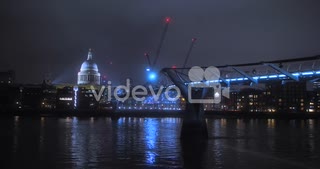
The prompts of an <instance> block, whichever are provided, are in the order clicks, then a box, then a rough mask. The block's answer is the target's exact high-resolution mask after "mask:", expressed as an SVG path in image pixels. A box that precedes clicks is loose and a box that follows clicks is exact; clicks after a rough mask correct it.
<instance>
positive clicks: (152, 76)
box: [148, 72, 157, 81]
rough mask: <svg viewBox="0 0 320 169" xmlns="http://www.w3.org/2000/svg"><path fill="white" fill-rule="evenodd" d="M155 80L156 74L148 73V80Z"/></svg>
mask: <svg viewBox="0 0 320 169" xmlns="http://www.w3.org/2000/svg"><path fill="white" fill-rule="evenodd" d="M156 78H157V74H156V73H154V72H150V73H149V75H148V79H149V80H150V81H154V80H156Z"/></svg>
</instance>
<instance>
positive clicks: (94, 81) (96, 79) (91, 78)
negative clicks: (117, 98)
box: [78, 49, 100, 85]
mask: <svg viewBox="0 0 320 169" xmlns="http://www.w3.org/2000/svg"><path fill="white" fill-rule="evenodd" d="M88 84H90V85H100V73H99V70H98V65H97V64H96V63H95V62H94V61H93V58H92V51H91V49H89V52H88V58H87V60H86V61H84V62H83V63H82V65H81V68H80V72H79V73H78V85H88Z"/></svg>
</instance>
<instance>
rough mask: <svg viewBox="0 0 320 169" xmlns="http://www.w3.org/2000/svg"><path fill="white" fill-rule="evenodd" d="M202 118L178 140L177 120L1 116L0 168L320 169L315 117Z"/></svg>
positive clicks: (318, 124)
mask: <svg viewBox="0 0 320 169" xmlns="http://www.w3.org/2000/svg"><path fill="white" fill-rule="evenodd" d="M206 121H207V125H208V132H209V139H208V140H207V141H199V142H192V143H184V142H181V141H180V139H179V137H180V129H181V124H182V119H180V118H120V119H118V120H112V119H111V118H105V117H95V118H77V117H68V118H57V117H11V118H1V119H0V131H1V150H0V151H1V152H0V153H1V159H2V160H1V161H2V162H1V166H0V168H1V169H2V168H17V169H18V168H19V169H21V168H43V169H47V168H58V169H63V168H68V169H69V168H70V169H72V168H75V169H86V168H128V169H134V168H142V169H144V168H146V169H148V168H197V169H201V168H208V169H209V168H210V169H212V168H226V169H229V168H237V169H242V168H245V169H248V168H253V169H277V168H279V169H280V168H281V169H283V168H288V169H295V168H317V169H319V168H320V120H274V119H251V120H245V119H207V120H206Z"/></svg>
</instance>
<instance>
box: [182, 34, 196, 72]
mask: <svg viewBox="0 0 320 169" xmlns="http://www.w3.org/2000/svg"><path fill="white" fill-rule="evenodd" d="M196 41H197V38H192V39H191V44H190V47H189V50H188V52H187V55H186V58H185V60H184V63H183V66H182V67H183V68H185V67H186V65H187V63H188V60H189V57H190V54H191V51H192V49H193V46H194V44H195V42H196Z"/></svg>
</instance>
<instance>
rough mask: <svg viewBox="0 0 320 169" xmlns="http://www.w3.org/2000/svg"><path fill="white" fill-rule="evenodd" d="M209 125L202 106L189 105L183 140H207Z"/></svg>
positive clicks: (182, 130)
mask: <svg viewBox="0 0 320 169" xmlns="http://www.w3.org/2000/svg"><path fill="white" fill-rule="evenodd" d="M207 138H208V131H207V123H206V121H205V119H204V112H203V110H202V109H201V104H191V103H188V104H187V107H186V112H185V114H184V117H183V123H182V128H181V136H180V139H182V140H192V139H207Z"/></svg>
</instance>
